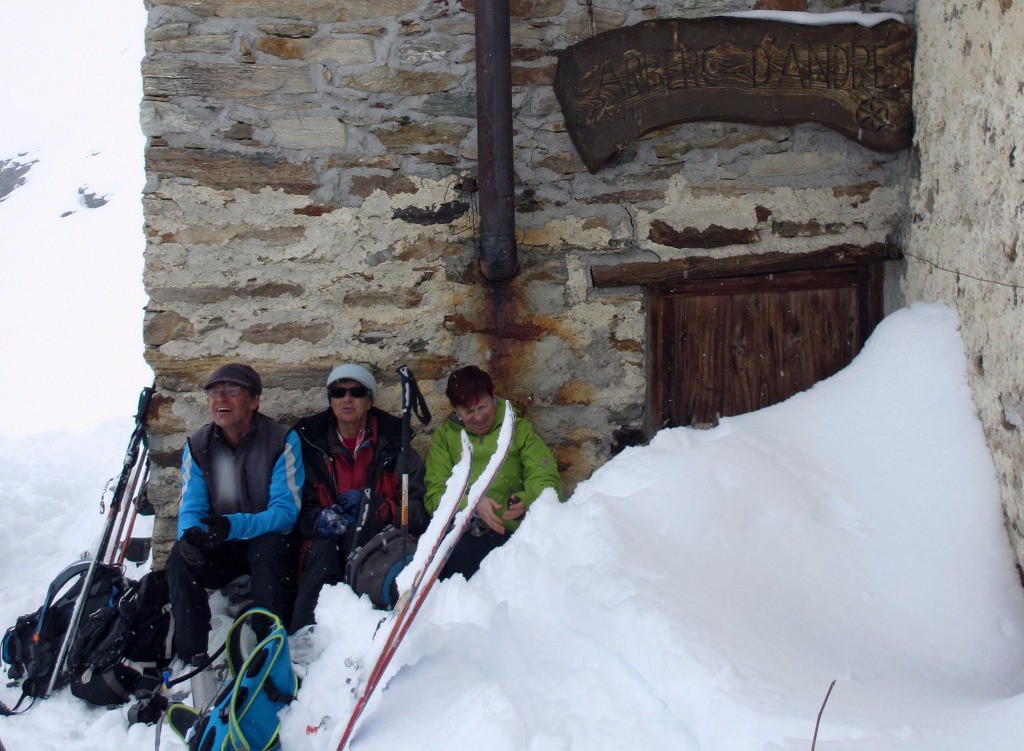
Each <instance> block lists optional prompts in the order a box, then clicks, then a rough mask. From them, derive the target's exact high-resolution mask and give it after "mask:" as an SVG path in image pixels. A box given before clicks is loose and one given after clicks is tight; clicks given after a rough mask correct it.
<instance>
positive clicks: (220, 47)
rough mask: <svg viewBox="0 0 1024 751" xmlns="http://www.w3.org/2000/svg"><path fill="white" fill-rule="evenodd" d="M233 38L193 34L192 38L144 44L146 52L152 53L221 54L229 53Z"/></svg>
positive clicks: (227, 35)
mask: <svg viewBox="0 0 1024 751" xmlns="http://www.w3.org/2000/svg"><path fill="white" fill-rule="evenodd" d="M233 42H234V37H233V36H232V35H230V34H195V35H192V36H184V37H175V38H172V39H163V40H157V39H154V40H151V41H148V42H147V43H146V51H147V52H148V53H149V54H153V53H154V52H173V53H176V54H177V53H183V52H211V53H215V54H223V53H225V52H230V51H231V45H232V43H233Z"/></svg>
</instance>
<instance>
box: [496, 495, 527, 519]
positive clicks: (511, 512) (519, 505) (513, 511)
mask: <svg viewBox="0 0 1024 751" xmlns="http://www.w3.org/2000/svg"><path fill="white" fill-rule="evenodd" d="M525 513H526V504H525V503H523V502H522V501H520V500H519V499H518V498H517V497H516V496H511V497H510V498H509V499H508V510H507V511H506V512H505V513H504V514H502V515H501V518H502V519H504V520H505V521H507V522H508V521H512V520H513V519H518V518H520V517H521V516H522V515H523V514H525Z"/></svg>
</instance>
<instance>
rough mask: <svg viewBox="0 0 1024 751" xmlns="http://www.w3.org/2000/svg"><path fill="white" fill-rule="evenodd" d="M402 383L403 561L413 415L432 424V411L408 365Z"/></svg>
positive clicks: (401, 375)
mask: <svg viewBox="0 0 1024 751" xmlns="http://www.w3.org/2000/svg"><path fill="white" fill-rule="evenodd" d="M398 377H399V378H400V379H401V383H402V449H401V453H400V454H399V459H398V471H399V473H400V474H401V476H402V560H405V557H406V540H407V539H408V537H409V464H410V461H409V453H410V452H411V451H412V447H411V446H410V443H411V441H412V415H413V414H415V415H416V417H417V418H418V419H419V421H420V422H421V423H423V424H424V425H426V424H427V423H429V422H430V409H429V408H428V407H427V401H426V399H424V398H423V393H422V392H421V391H420V389H419V386H417V385H416V377H415V376H413V374H412V371H411V370H409V366H408V365H402V366H401V367H400V368H399V369H398Z"/></svg>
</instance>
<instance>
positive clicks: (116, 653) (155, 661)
mask: <svg viewBox="0 0 1024 751" xmlns="http://www.w3.org/2000/svg"><path fill="white" fill-rule="evenodd" d="M173 632H174V629H173V624H172V620H171V606H170V596H169V592H168V587H167V575H166V574H165V573H164V572H163V571H154V572H151V573H148V574H146V575H145V576H143V577H142V579H140V580H139V581H138V582H137V583H135V582H132V583H131V586H130V587H129V588H128V590H127V592H125V593H124V595H123V596H122V597H121V598H120V600H119V601H118V602H117V605H116V607H115V608H113V609H111V610H96V611H94V612H93V613H92V614H91V615H90V617H89V618H88V619H85V620H83V622H82V624H81V626H80V627H79V629H78V633H77V634H76V635H75V639H74V640H73V641H72V643H71V647H70V649H69V650H68V661H67V664H68V672H69V674H70V675H71V676H72V680H71V693H73V694H74V695H75V696H77V697H78V698H79V699H83V700H84V701H87V702H89V703H90V704H97V705H100V706H116V705H119V704H124V703H125V702H127V701H128V700H129V699H130V698H131V696H132V695H133V694H135V695H138V696H144V695H147V694H149V693H151V692H153V691H154V690H156V689H157V688H159V686H160V684H161V680H162V678H161V671H162V670H163V668H165V667H166V666H167V665H168V664H169V663H170V660H171V656H172V645H171V642H172V639H173Z"/></svg>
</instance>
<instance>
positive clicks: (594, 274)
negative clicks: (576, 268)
mask: <svg viewBox="0 0 1024 751" xmlns="http://www.w3.org/2000/svg"><path fill="white" fill-rule="evenodd" d="M902 257H903V252H902V251H901V250H900V248H899V247H898V246H896V245H894V244H892V243H873V244H871V245H850V244H844V245H833V246H831V247H828V248H822V249H821V250H816V251H813V252H811V253H759V254H756V255H742V256H731V257H729V258H711V257H708V256H693V257H691V258H680V259H676V260H673V261H659V262H654V263H623V264H619V265H616V266H594V267H592V268H591V269H590V278H591V280H592V281H593V283H594V286H595V287H626V286H630V285H635V284H672V283H676V282H684V281H688V280H691V279H711V278H715V277H734V276H750V275H752V274H780V273H783V272H785V271H806V270H808V269H826V268H835V267H839V266H857V265H863V264H867V263H873V262H878V261H895V260H899V259H900V258H902Z"/></svg>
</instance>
